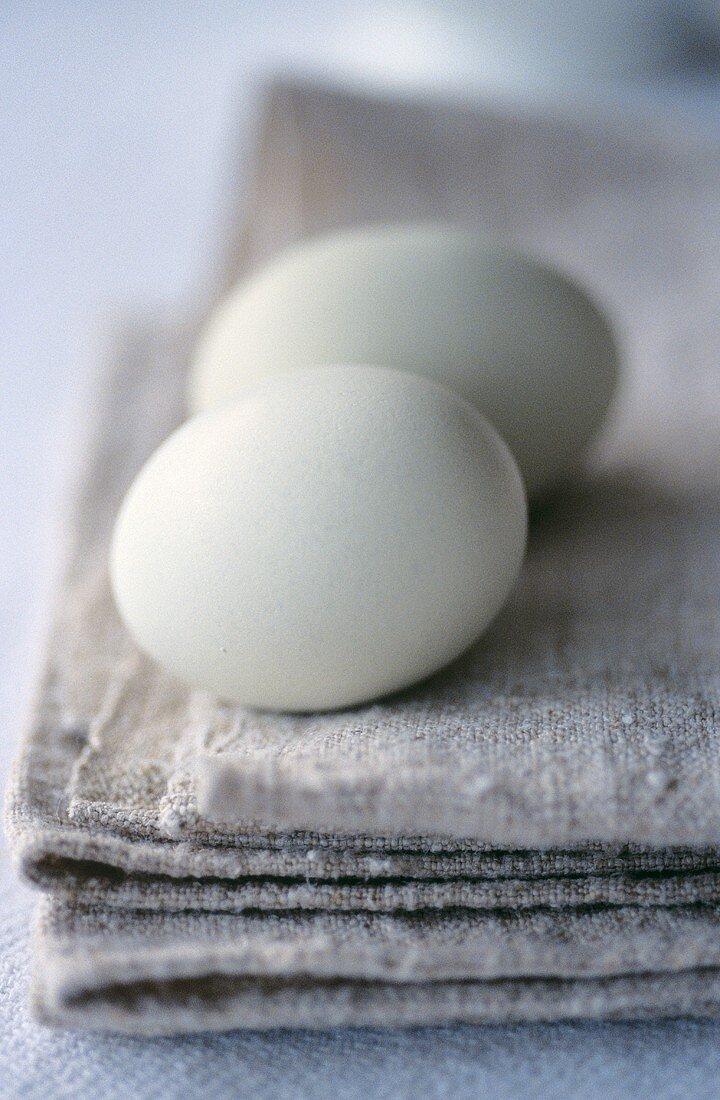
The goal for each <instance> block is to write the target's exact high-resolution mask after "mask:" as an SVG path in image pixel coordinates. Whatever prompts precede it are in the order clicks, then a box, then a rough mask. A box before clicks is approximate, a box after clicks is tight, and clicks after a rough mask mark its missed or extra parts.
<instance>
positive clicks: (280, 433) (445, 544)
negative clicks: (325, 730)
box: [110, 366, 526, 711]
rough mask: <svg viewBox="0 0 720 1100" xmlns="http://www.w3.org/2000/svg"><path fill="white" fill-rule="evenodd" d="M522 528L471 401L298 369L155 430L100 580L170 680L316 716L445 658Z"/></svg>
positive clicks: (482, 620) (503, 574)
mask: <svg viewBox="0 0 720 1100" xmlns="http://www.w3.org/2000/svg"><path fill="white" fill-rule="evenodd" d="M525 533H526V503H525V493H524V488H523V484H522V480H521V477H520V474H519V472H518V470H517V466H516V464H515V462H514V460H513V458H512V456H511V454H510V452H509V450H508V448H507V447H506V445H505V444H504V443H503V441H502V440H501V438H500V437H499V435H498V434H497V432H496V431H495V430H494V428H492V427H491V426H490V424H488V422H487V421H486V420H485V419H484V418H483V417H482V416H481V415H480V414H479V413H478V411H477V410H476V409H475V407H474V406H472V405H470V404H469V403H468V402H466V401H465V400H464V399H463V398H461V397H460V396H459V395H458V394H456V393H454V392H453V391H452V390H450V389H448V388H447V387H445V386H443V385H441V384H438V383H437V382H434V381H432V380H430V379H426V378H423V377H419V376H413V375H410V374H407V373H403V372H400V371H396V370H391V369H386V368H376V367H364V366H355V367H347V366H337V367H316V368H308V369H305V370H296V371H291V372H287V373H285V374H277V375H275V376H274V377H272V378H269V379H266V380H265V381H264V382H263V383H261V384H259V385H257V386H256V387H254V388H253V389H251V390H249V391H248V392H246V393H245V394H244V395H243V397H242V398H241V399H239V400H238V401H236V402H233V403H231V404H226V405H224V406H223V407H222V408H220V409H217V410H214V411H211V412H209V413H205V414H203V415H200V416H197V417H194V418H193V419H191V420H189V421H187V422H186V423H185V424H184V425H183V426H182V427H181V428H179V429H178V430H177V431H176V432H175V433H174V434H173V435H171V436H170V437H169V438H168V439H167V440H166V441H165V443H163V444H162V445H161V446H160V448H159V449H158V450H157V451H156V452H155V454H154V455H153V456H152V457H151V458H150V459H149V461H148V462H147V463H146V465H145V466H144V467H143V469H142V470H141V471H140V473H139V474H138V475H137V478H136V480H135V482H134V483H133V485H132V486H131V488H130V490H129V492H128V494H127V497H126V499H125V501H124V503H123V505H122V508H121V510H120V513H119V515H118V519H117V522H116V527H115V531H114V535H113V540H112V548H111V555H110V573H111V579H112V585H113V590H114V594H115V599H116V603H117V606H118V608H119V611H120V613H121V616H122V618H123V619H124V621H125V623H126V624H127V627H128V629H129V630H130V632H131V634H132V635H133V636H134V638H135V640H136V641H137V643H138V645H139V646H140V647H141V648H142V649H143V650H144V651H145V652H146V653H147V654H149V655H150V656H151V657H153V658H155V660H156V661H158V662H159V663H160V664H161V665H162V666H164V667H165V668H166V669H167V670H168V671H170V672H171V673H173V674H175V675H176V676H177V677H180V678H181V679H182V680H184V681H185V682H186V683H187V684H189V685H191V686H193V687H196V688H203V689H206V690H208V691H210V692H213V693H214V694H216V695H218V696H220V697H222V698H224V699H228V700H235V701H237V702H240V703H243V704H246V705H248V706H251V707H255V708H260V709H274V710H286V711H312V710H326V709H333V708H340V707H347V706H351V705H353V704H357V703H362V702H365V701H367V700H371V699H374V698H376V697H379V696H383V695H386V694H387V693H389V692H393V691H395V690H397V689H399V688H403V687H406V686H407V685H410V684H412V683H414V682H415V681H417V680H420V679H422V678H423V677H426V676H428V675H429V674H430V673H432V672H434V671H435V670H436V669H439V668H441V667H442V666H443V665H445V664H446V663H447V662H448V661H451V660H452V659H453V658H454V657H457V656H458V655H459V654H460V653H462V652H463V651H464V650H465V649H466V648H467V647H468V646H469V645H470V644H471V643H472V642H473V641H474V640H475V639H476V638H477V637H478V636H479V635H480V634H481V633H482V631H483V630H484V629H485V628H486V627H487V626H488V624H489V623H490V621H491V620H492V619H493V618H494V616H495V615H496V614H497V612H498V611H499V609H500V608H501V606H502V604H503V603H504V601H505V599H506V597H507V595H508V592H509V591H510V588H511V586H512V584H513V581H514V580H515V577H516V575H517V572H518V569H519V567H520V563H521V559H522V556H523V550H524V545H525Z"/></svg>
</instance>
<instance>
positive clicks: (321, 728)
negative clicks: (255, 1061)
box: [8, 90, 720, 1034]
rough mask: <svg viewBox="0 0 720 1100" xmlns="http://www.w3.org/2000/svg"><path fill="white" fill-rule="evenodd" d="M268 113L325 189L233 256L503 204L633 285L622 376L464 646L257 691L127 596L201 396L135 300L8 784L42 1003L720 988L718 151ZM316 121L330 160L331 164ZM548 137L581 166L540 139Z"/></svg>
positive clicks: (281, 1004)
mask: <svg viewBox="0 0 720 1100" xmlns="http://www.w3.org/2000/svg"><path fill="white" fill-rule="evenodd" d="M288 126H291V128H292V133H293V134H294V135H295V138H296V140H295V142H294V144H293V143H292V142H289V141H288V137H287V130H288ZM375 131H377V132H375ZM263 133H264V138H263V144H262V146H261V148H262V150H263V156H264V157H265V159H266V160H270V161H271V162H273V160H277V159H278V158H280V157H281V155H282V156H287V151H288V149H291V150H295V152H294V153H293V155H294V156H295V157H297V156H298V154H297V149H300V150H302V155H301V156H300V159H299V163H295V166H294V169H293V171H290V172H288V173H286V177H285V179H286V181H287V179H291V180H295V181H296V183H297V191H298V194H299V195H300V196H301V198H300V200H297V196H296V198H295V201H290V199H289V198H288V196H285V197H284V201H283V202H282V203H280V204H279V203H278V197H277V195H274V194H273V193H272V187H271V186H270V187H269V188H268V189H265V190H263V191H262V193H257V194H256V195H255V198H254V200H253V201H252V202H251V204H250V210H251V218H250V222H249V225H250V227H251V230H250V232H249V238H248V240H246V242H245V246H244V256H243V259H242V266H247V265H248V264H252V263H253V262H255V261H256V260H257V259H259V258H261V257H262V255H264V254H267V253H268V252H271V251H273V250H274V249H275V248H277V247H278V246H279V245H280V244H283V243H287V242H288V241H290V240H292V239H295V238H296V237H297V236H298V235H302V234H303V233H305V232H308V231H312V230H314V229H317V228H320V226H321V224H322V219H325V221H326V222H327V224H329V225H332V224H335V223H336V222H337V221H353V222H354V221H362V220H366V219H368V218H373V217H375V218H377V217H378V216H379V215H382V216H383V217H390V216H393V214H395V215H401V214H406V213H407V212H408V206H410V207H411V210H410V213H412V214H413V215H416V216H420V215H423V216H434V217H438V216H448V217H453V218H454V219H456V220H462V221H463V222H467V224H472V225H473V226H475V227H479V228H481V229H485V230H486V231H487V232H488V233H490V232H492V233H494V234H495V235H497V234H498V233H499V232H500V231H501V229H503V227H504V228H505V230H506V232H505V233H504V234H503V235H504V236H505V235H506V236H511V235H512V238H513V239H515V240H517V241H519V242H520V243H523V244H525V245H526V246H527V247H530V248H532V249H533V250H535V251H540V252H542V253H544V254H546V255H549V256H551V257H553V258H555V259H556V260H557V261H558V262H560V263H561V264H562V265H563V266H564V267H565V269H566V270H570V271H574V272H575V273H576V274H578V275H580V276H581V277H583V278H584V281H585V282H586V283H587V284H588V285H589V286H590V288H591V289H592V290H594V292H595V293H596V294H597V295H598V297H599V298H600V299H601V300H603V301H606V302H607V303H608V304H609V306H610V307H611V309H612V308H613V307H614V316H615V318H616V320H617V321H619V322H620V327H621V331H622V332H623V334H624V336H625V346H626V353H627V360H628V374H627V379H626V385H625V389H624V392H623V393H622V394H621V401H620V402H619V405H618V411H617V416H616V420H615V425H614V430H612V431H611V432H610V433H609V434H608V436H607V437H606V440H605V445H604V447H603V448H602V449H601V450H600V451H599V452H598V453H597V454H596V455H595V456H594V460H593V462H591V463H590V465H589V469H588V472H587V474H586V476H585V477H584V479H583V480H580V481H579V482H577V483H576V484H575V486H574V487H573V488H571V489H568V490H567V491H566V492H565V493H564V494H563V495H562V496H561V497H560V498H559V499H558V500H556V501H554V502H550V503H549V504H547V505H546V506H545V508H544V509H543V510H542V511H541V513H540V514H539V515H537V516H536V517H535V519H534V524H533V529H532V532H531V539H530V547H529V553H528V560H527V564H526V567H525V569H524V572H523V575H522V577H521V580H520V582H519V584H518V587H517V589H516V592H515V594H514V595H513V597H512V599H511V601H510V604H509V606H508V607H507V609H506V610H505V612H504V613H503V614H502V615H501V617H500V618H499V620H498V621H497V623H496V624H495V626H494V627H493V628H492V630H491V631H490V633H489V634H488V635H487V636H486V637H485V638H484V639H482V640H481V642H480V643H479V644H478V645H477V646H476V647H475V648H474V649H473V650H472V651H471V652H470V653H469V654H468V655H466V657H464V658H463V659H461V661H459V662H457V663H456V664H455V665H454V666H452V667H451V668H450V669H448V670H446V671H444V672H443V673H441V674H439V675H438V676H436V677H434V678H432V680H430V681H428V682H427V683H425V684H423V685H420V686H419V687H418V688H415V689H412V690H410V691H407V692H404V693H402V694H400V695H398V696H395V697H393V698H391V699H389V700H385V701H382V702H380V703H377V704H374V705H371V706H368V707H361V708H356V709H354V710H352V711H347V712H342V713H335V714H330V715H322V716H304V717H298V716H277V715H259V714H255V713H251V712H247V711H242V710H240V709H239V708H236V707H230V706H227V705H223V704H219V703H217V702H216V701H214V700H212V699H210V698H209V697H207V696H204V695H202V694H200V693H189V692H187V691H186V690H185V689H183V688H182V687H180V686H179V685H177V684H176V683H174V682H171V681H170V679H169V678H168V677H166V676H165V675H164V674H162V673H161V672H159V671H158V670H157V669H155V668H154V667H153V666H152V665H151V663H150V662H149V661H147V660H145V659H144V658H143V657H142V656H141V655H139V654H138V653H137V651H136V650H135V649H134V647H133V645H132V643H131V642H130V641H129V639H128V638H127V636H126V635H125V632H124V631H123V629H122V627H121V625H120V623H119V622H118V620H117V617H116V615H115V612H114V609H113V606H112V600H111V598H110V594H109V589H108V583H107V575H106V555H107V543H108V538H109V533H110V530H111V527H112V522H113V518H114V515H115V512H116V510H117V506H118V504H119V502H120V500H121V498H122V495H123V493H124V491H125V489H126V488H127V485H128V484H129V481H130V479H131V478H132V476H133V475H134V473H135V472H136V471H137V469H138V468H139V466H140V464H141V463H142V461H143V459H144V458H145V457H146V456H147V455H148V454H149V453H150V452H151V451H152V450H153V449H154V447H155V446H156V445H157V443H158V442H159V441H160V440H161V439H162V438H164V436H165V435H166V434H167V432H168V431H169V430H171V429H172V427H173V426H174V425H175V424H177V423H178V422H179V421H180V419H181V418H182V416H183V389H184V374H185V369H186V364H187V354H188V348H189V346H190V343H191V338H192V326H189V328H187V329H186V328H184V327H182V326H171V327H170V328H167V327H165V328H164V327H162V326H159V325H147V326H145V327H142V326H138V325H132V326H130V327H129V328H128V329H127V331H125V332H124V333H123V334H121V336H120V338H119V340H118V344H117V348H116V349H115V351H114V352H113V354H112V356H111V359H110V363H109V369H108V371H107V373H106V375H105V377H104V379H103V380H102V381H101V383H100V385H99V388H98V394H97V397H96V400H95V412H96V423H95V428H94V432H93V440H92V442H91V445H90V450H89V454H88V458H87V462H86V465H85V476H84V480H83V482H82V485H81V487H80V490H79V493H78V499H77V501H76V504H75V507H74V511H73V514H72V518H71V521H70V522H69V525H68V533H69V541H70V546H69V551H68V554H69V556H68V562H69V564H68V569H67V571H66V575H65V580H64V583H63V587H62V592H61V598H60V603H59V609H58V615H57V621H56V624H55V627H54V631H53V635H52V638H51V641H50V645H49V653H48V661H47V665H46V672H45V676H44V680H43V684H42V686H41V689H40V692H39V699H38V706H37V708H36V712H35V715H34V718H33V722H32V724H31V727H30V731H29V735H28V739H27V742H26V744H25V746H24V748H23V752H22V754H21V757H20V760H19V761H18V766H17V769H16V776H15V780H14V784H13V789H12V792H11V797H10V803H9V815H8V816H9V830H10V834H11V838H12V841H13V844H14V848H15V852H16V856H17V859H18V864H19V866H20V869H21V871H22V873H23V874H25V875H26V876H27V877H28V878H30V879H31V880H33V881H35V882H37V883H38V884H40V885H42V886H43V887H44V888H45V890H46V891H48V893H49V897H48V900H47V901H46V902H45V903H44V904H43V905H42V907H41V912H40V917H39V923H38V931H37V937H36V946H35V952H36V965H35V971H34V973H35V976H34V985H33V996H34V1002H35V1005H36V1010H37V1012H38V1013H39V1014H40V1016H41V1017H42V1018H43V1019H46V1020H48V1021H50V1022H55V1023H63V1024H79V1025H82V1026H88V1027H102V1028H116V1029H121V1030H127V1031H135V1032H144V1033H150V1034H153V1033H159V1032H173V1031H179V1030H197V1029H206V1028H226V1027H232V1026H253V1027H255V1026H264V1025H265V1026H267V1025H271V1024H278V1023H280V1024H289V1023H294V1024H303V1025H312V1026H323V1025H328V1024H336V1023H384V1022H388V1023H390V1022H392V1023H416V1022H436V1021H443V1020H451V1019H452V1020H456V1019H465V1020H486V1021H500V1020H528V1019H537V1020H540V1019H556V1018H562V1017H572V1016H604V1017H616V1018H621V1017H627V1016H654V1015H673V1014H678V1013H690V1014H696V1015H703V1014H705V1015H715V1014H716V1013H717V1006H718V1004H720V1001H719V1000H718V981H719V979H720V974H719V973H718V970H717V967H718V957H717V956H718V950H717V947H716V942H717V939H718V936H717V931H718V929H717V926H718V923H720V907H719V905H718V903H719V902H720V877H719V875H718V870H719V867H720V764H719V759H720V754H719V753H718V737H719V730H718V722H717V714H718V701H719V692H718V687H719V675H718V655H719V653H720V645H719V644H718V643H719V641H720V630H719V626H718V623H719V617H718V592H719V591H720V585H719V584H718V581H720V569H719V556H718V549H719V547H718V543H719V542H720V524H719V522H718V521H719V518H720V509H719V508H718V483H717V469H718V466H717V460H718V457H719V452H720V431H719V430H718V429H717V425H718V420H717V414H718V405H719V404H720V400H719V398H718V388H717V384H716V383H717V367H716V358H715V356H716V353H717V348H718V346H720V325H719V324H718V320H717V311H716V305H715V285H716V284H715V283H714V281H713V280H714V278H715V277H716V276H717V274H718V269H719V268H720V260H719V259H718V257H719V255H720V253H719V252H718V250H717V247H716V245H717V243H718V226H720V200H719V198H718V194H717V186H716V179H715V177H714V175H713V172H714V171H715V170H716V167H717V163H716V158H715V157H714V154H713V153H710V152H707V151H705V150H704V149H701V148H699V147H694V146H689V147H687V148H685V147H684V146H683V142H682V141H681V139H679V138H676V139H674V140H673V141H672V142H670V141H669V140H667V139H664V138H663V139H662V140H661V139H660V138H659V137H658V136H657V135H654V134H649V135H644V136H643V137H637V136H633V138H632V140H631V139H630V138H629V137H628V136H627V135H624V134H623V133H622V131H621V130H616V131H610V132H608V131H606V130H603V129H602V128H600V129H598V128H597V127H595V128H593V127H588V129H587V130H586V131H582V132H577V131H576V130H575V129H574V128H573V127H569V126H568V125H566V124H555V125H554V126H551V125H549V124H548V123H545V122H543V121H540V120H536V119H530V118H528V119H524V120H522V119H521V120H518V119H517V118H516V117H513V116H509V115H508V116H507V117H502V116H501V115H498V116H493V115H491V114H488V115H484V116H480V117H479V118H474V116H472V117H471V116H467V115H466V114H464V113H463V112H462V111H459V112H456V111H451V110H450V109H448V110H447V111H445V112H443V111H439V112H437V111H436V112H431V113H429V112H428V110H427V109H425V108H422V107H416V108H412V109H411V108H406V107H392V106H390V105H383V104H378V103H372V104H370V103H365V102H363V101H357V102H355V103H354V104H353V102H352V101H348V100H346V99H344V98H343V97H333V96H329V95H320V94H316V93H313V92H312V91H309V92H303V93H297V92H294V93H292V94H289V93H287V92H284V91H282V90H281V91H280V92H279V93H276V95H275V99H274V101H273V102H271V109H270V110H269V112H268V119H267V122H266V126H265V130H264V132H263ZM317 135H322V139H323V144H322V150H321V151H322V154H323V159H322V171H323V173H324V174H325V176H326V177H327V179H328V180H330V181H335V184H334V186H335V187H336V189H337V194H333V193H328V189H327V187H326V189H325V192H324V194H323V195H322V196H321V198H318V195H317V188H315V187H312V186H310V182H312V181H313V180H314V179H315V177H316V176H317V173H318V170H319V169H318V149H317V148H313V142H315V145H316V146H317V141H318V137H317ZM421 135H424V141H421V140H420V136H421ZM468 135H470V138H471V140H468ZM373 138H374V139H375V142H374V144H373ZM363 142H364V143H365V144H363ZM548 143H549V144H550V146H551V148H553V149H554V150H555V151H556V156H555V157H550V158H549V157H548ZM603 143H604V144H603ZM539 144H541V145H542V148H543V157H542V164H543V165H545V164H547V163H548V161H550V162H552V163H553V165H554V166H555V170H556V171H557V172H558V181H560V182H561V183H562V185H563V187H564V188H565V190H564V191H560V192H558V187H557V186H556V181H555V180H553V179H544V180H540V181H539V180H538V177H537V172H533V168H534V167H535V166H534V164H533V160H532V153H533V149H537V148H538V147H539ZM449 147H451V149H452V156H451V157H450V159H448V148H449ZM378 148H379V149H382V151H383V153H382V155H375V156H374V159H373V155H371V156H370V157H369V158H368V156H367V154H368V149H370V150H371V151H372V150H377V149H378ZM597 148H601V149H604V153H603V154H602V155H599V154H597V153H595V152H593V155H592V156H590V153H589V151H590V150H596V149H597ZM411 150H414V153H413V154H412V156H414V158H415V159H414V160H413V159H412V157H411V155H410V151H411ZM418 150H420V151H421V152H420V153H418ZM353 158H354V159H353ZM423 158H424V159H423ZM468 158H470V159H468ZM368 159H369V160H370V167H369V168H368V165H367V161H368ZM348 163H351V164H353V166H354V168H355V169H356V171H355V172H354V173H351V174H350V176H348V175H347V164H348ZM538 163H540V162H538ZM438 164H442V165H443V167H444V168H445V169H446V171H447V172H450V171H451V170H452V173H453V180H452V183H448V182H447V181H446V180H443V182H442V185H441V184H440V183H439V180H438V176H437V166H438ZM433 169H434V170H435V171H434V172H433ZM528 172H529V174H530V175H531V177H533V178H534V182H535V190H534V191H533V192H529V191H528V190H527V180H526V176H527V174H528ZM363 173H365V176H363ZM427 177H430V179H431V181H432V186H431V187H428V188H427V190H424V188H425V185H426V182H427ZM275 178H277V173H268V175H267V179H268V180H272V179H275ZM348 179H351V182H350V183H348ZM338 180H339V181H340V182H339V183H338ZM469 180H472V182H473V189H472V190H471V192H470V193H468V184H469ZM298 181H299V182H298ZM308 181H310V182H308ZM413 181H414V184H415V190H414V191H413V189H412V187H410V189H408V187H409V182H410V183H412V182H413ZM498 181H502V184H503V186H502V188H498ZM568 181H570V183H572V187H570V188H569V182H568ZM539 183H542V184H543V185H544V186H543V187H539ZM568 188H569V190H568ZM408 194H410V195H411V197H412V196H413V195H415V196H417V195H418V194H421V198H422V201H417V198H415V199H414V200H412V201H410V202H408ZM321 200H322V210H321V212H320V211H319V203H320V201H321ZM468 200H471V201H470V202H468ZM393 203H394V204H395V206H393ZM466 203H468V209H459V208H462V207H463V206H464V204H466ZM288 210H290V211H292V212H293V214H292V218H291V217H289V215H288V213H287V212H288ZM298 211H299V212H298ZM279 212H280V213H279ZM510 227H512V231H511V229H510ZM538 227H540V232H541V234H543V235H544V238H543V240H542V241H539V240H538ZM533 234H534V236H533ZM633 238H634V239H633ZM253 241H254V243H253ZM237 266H238V264H237V262H236V267H237Z"/></svg>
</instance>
